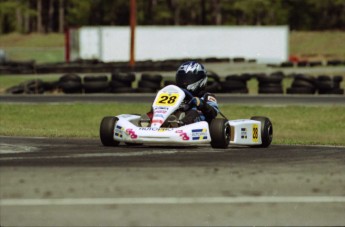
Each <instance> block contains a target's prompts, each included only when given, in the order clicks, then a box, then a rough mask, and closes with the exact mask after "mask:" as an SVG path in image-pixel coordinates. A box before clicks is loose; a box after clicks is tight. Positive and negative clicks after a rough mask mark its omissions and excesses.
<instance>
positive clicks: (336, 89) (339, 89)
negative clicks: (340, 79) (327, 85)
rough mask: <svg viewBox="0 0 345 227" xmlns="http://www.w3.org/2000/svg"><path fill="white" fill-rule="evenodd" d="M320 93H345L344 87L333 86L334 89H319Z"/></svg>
mask: <svg viewBox="0 0 345 227" xmlns="http://www.w3.org/2000/svg"><path fill="white" fill-rule="evenodd" d="M319 94H320V95H342V94H344V89H341V88H332V89H321V90H319Z"/></svg>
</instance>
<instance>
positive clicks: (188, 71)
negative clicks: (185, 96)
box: [176, 61, 207, 96]
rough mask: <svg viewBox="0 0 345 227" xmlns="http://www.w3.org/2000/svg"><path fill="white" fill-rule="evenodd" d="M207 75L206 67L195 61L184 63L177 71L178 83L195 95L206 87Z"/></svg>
mask: <svg viewBox="0 0 345 227" xmlns="http://www.w3.org/2000/svg"><path fill="white" fill-rule="evenodd" d="M206 83H207V75H206V70H205V67H204V66H203V65H202V64H200V63H197V62H195V61H188V62H185V63H183V64H182V65H181V66H180V67H179V68H178V70H177V72H176V85H177V86H178V87H180V88H184V89H187V90H188V91H189V92H191V93H192V94H193V95H194V96H197V95H198V93H199V92H200V91H202V90H203V89H204V88H205V87H206Z"/></svg>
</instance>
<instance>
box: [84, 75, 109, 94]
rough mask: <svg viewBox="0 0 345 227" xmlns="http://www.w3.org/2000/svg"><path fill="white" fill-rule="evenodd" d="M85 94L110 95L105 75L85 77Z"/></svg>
mask: <svg viewBox="0 0 345 227" xmlns="http://www.w3.org/2000/svg"><path fill="white" fill-rule="evenodd" d="M83 87H84V93H85V94H90V93H108V92H109V82H108V77H107V76H105V75H100V76H85V77H84V84H83Z"/></svg>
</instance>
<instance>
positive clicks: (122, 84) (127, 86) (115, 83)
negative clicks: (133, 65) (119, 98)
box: [109, 71, 135, 93]
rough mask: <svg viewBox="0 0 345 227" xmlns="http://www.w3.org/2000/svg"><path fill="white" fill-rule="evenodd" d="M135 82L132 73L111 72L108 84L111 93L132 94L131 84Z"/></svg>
mask: <svg viewBox="0 0 345 227" xmlns="http://www.w3.org/2000/svg"><path fill="white" fill-rule="evenodd" d="M133 81H135V75H134V74H133V73H120V72H117V71H116V72H113V73H112V74H111V81H110V83H109V87H110V92H111V93H130V92H133V91H134V89H133V88H132V83H133Z"/></svg>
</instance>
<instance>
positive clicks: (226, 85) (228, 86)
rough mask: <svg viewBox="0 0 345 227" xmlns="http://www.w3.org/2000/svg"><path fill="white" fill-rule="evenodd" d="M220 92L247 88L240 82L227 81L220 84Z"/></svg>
mask: <svg viewBox="0 0 345 227" xmlns="http://www.w3.org/2000/svg"><path fill="white" fill-rule="evenodd" d="M221 85H222V90H223V91H231V90H234V89H243V88H247V85H246V84H245V83H244V82H243V81H240V80H227V81H223V82H222V84H221Z"/></svg>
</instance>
